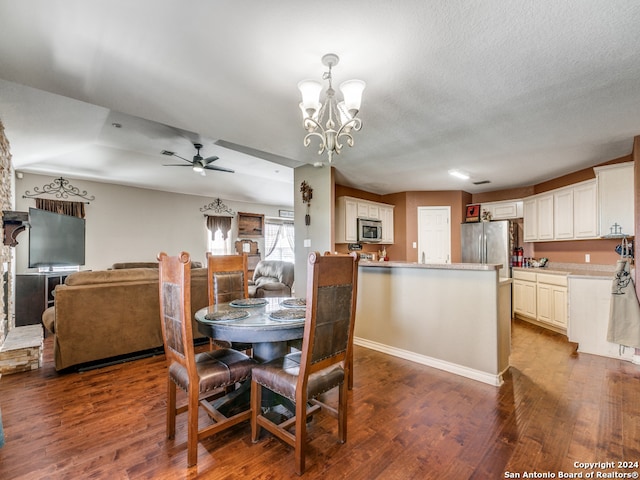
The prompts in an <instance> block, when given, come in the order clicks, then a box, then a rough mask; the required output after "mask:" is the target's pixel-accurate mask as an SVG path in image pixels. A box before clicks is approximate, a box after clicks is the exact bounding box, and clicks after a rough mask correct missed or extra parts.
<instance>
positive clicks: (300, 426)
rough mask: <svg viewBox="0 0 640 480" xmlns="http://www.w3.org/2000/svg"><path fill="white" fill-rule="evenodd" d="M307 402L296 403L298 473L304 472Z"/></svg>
mask: <svg viewBox="0 0 640 480" xmlns="http://www.w3.org/2000/svg"><path fill="white" fill-rule="evenodd" d="M306 420H307V402H306V400H305V401H303V402H298V403H297V404H296V426H295V431H296V435H295V436H296V440H295V442H296V443H295V469H296V473H297V474H298V475H302V474H303V473H304V468H305V467H304V457H305V453H306V445H307V422H306Z"/></svg>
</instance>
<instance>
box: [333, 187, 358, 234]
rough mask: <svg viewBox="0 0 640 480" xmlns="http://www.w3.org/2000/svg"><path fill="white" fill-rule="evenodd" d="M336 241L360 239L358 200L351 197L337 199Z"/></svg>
mask: <svg viewBox="0 0 640 480" xmlns="http://www.w3.org/2000/svg"><path fill="white" fill-rule="evenodd" d="M335 215H336V243H356V242H357V241H358V202H357V201H356V200H355V199H353V198H350V197H338V199H337V201H336V214H335Z"/></svg>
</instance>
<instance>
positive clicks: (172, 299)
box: [158, 252, 198, 384]
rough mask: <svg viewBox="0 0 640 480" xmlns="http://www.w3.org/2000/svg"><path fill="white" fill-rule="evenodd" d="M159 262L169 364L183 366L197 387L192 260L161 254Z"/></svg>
mask: <svg viewBox="0 0 640 480" xmlns="http://www.w3.org/2000/svg"><path fill="white" fill-rule="evenodd" d="M158 262H159V267H158V268H159V282H158V284H159V289H160V292H159V293H160V318H161V320H162V338H163V340H164V349H165V355H166V358H167V362H168V364H169V365H171V364H172V363H173V362H175V363H178V364H179V365H182V366H183V367H184V368H185V369H186V370H187V372H189V378H190V379H191V380H192V381H193V382H195V383H196V384H197V383H198V380H197V378H198V374H197V372H196V368H195V353H194V347H193V330H192V324H191V319H190V317H189V316H188V315H190V314H191V259H190V257H189V254H188V253H186V252H182V253H181V254H180V255H179V256H176V257H171V256H169V255H167V254H166V253H164V252H162V253H160V254H159V255H158ZM187 318H188V319H189V321H186V319H187Z"/></svg>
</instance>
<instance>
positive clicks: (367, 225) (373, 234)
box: [358, 218, 382, 243]
mask: <svg viewBox="0 0 640 480" xmlns="http://www.w3.org/2000/svg"><path fill="white" fill-rule="evenodd" d="M358 241H359V242H365V243H374V242H381V241H382V222H381V221H380V220H369V219H368V218H359V219H358Z"/></svg>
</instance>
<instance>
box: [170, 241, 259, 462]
mask: <svg viewBox="0 0 640 480" xmlns="http://www.w3.org/2000/svg"><path fill="white" fill-rule="evenodd" d="M158 261H159V276H160V281H159V290H160V291H159V294H160V319H161V324H162V337H163V341H164V350H165V356H166V359H167V366H168V382H167V438H170V439H171V438H174V436H175V432H176V416H177V415H178V414H181V413H184V412H187V465H188V466H189V467H191V466H193V465H196V464H197V460H198V441H200V440H202V439H204V438H206V437H209V436H211V435H214V434H216V433H218V432H220V431H222V430H225V429H227V428H229V427H231V426H233V425H235V424H237V423H239V422H242V421H244V420H248V419H249V418H250V416H251V412H250V410H247V409H245V410H244V411H240V412H238V413H235V412H234V413H233V414H229V416H228V417H227V416H226V415H225V414H224V413H223V412H221V411H220V409H219V408H216V407H214V405H213V404H212V403H211V401H212V399H214V398H218V400H217V403H218V404H221V403H224V402H222V401H221V400H220V399H219V397H222V396H223V395H224V394H225V393H226V392H227V391H229V390H230V389H232V388H233V387H234V386H235V385H236V384H239V383H242V382H244V381H246V380H248V379H249V378H250V377H251V368H252V367H253V366H254V364H255V363H256V362H255V360H253V359H252V358H250V357H248V356H247V355H245V354H244V353H242V352H238V351H236V350H233V349H217V350H210V351H207V352H202V353H198V354H196V353H195V351H194V345H193V330H192V328H193V327H192V324H191V318H190V316H189V312H191V263H190V257H189V254H188V253H186V252H182V253H181V254H180V255H179V256H175V257H172V256H168V255H167V254H166V253H164V252H162V253H160V254H159V255H158ZM176 387H180V388H181V389H182V390H184V391H185V392H186V394H187V401H186V403H185V404H184V405H180V406H177V405H176V397H177V395H176V393H177V388H176ZM199 407H202V408H204V409H205V411H206V412H207V414H208V415H209V417H210V418H211V419H212V420H213V422H214V423H213V424H211V425H208V426H206V427H203V428H199V422H198V410H199Z"/></svg>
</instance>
